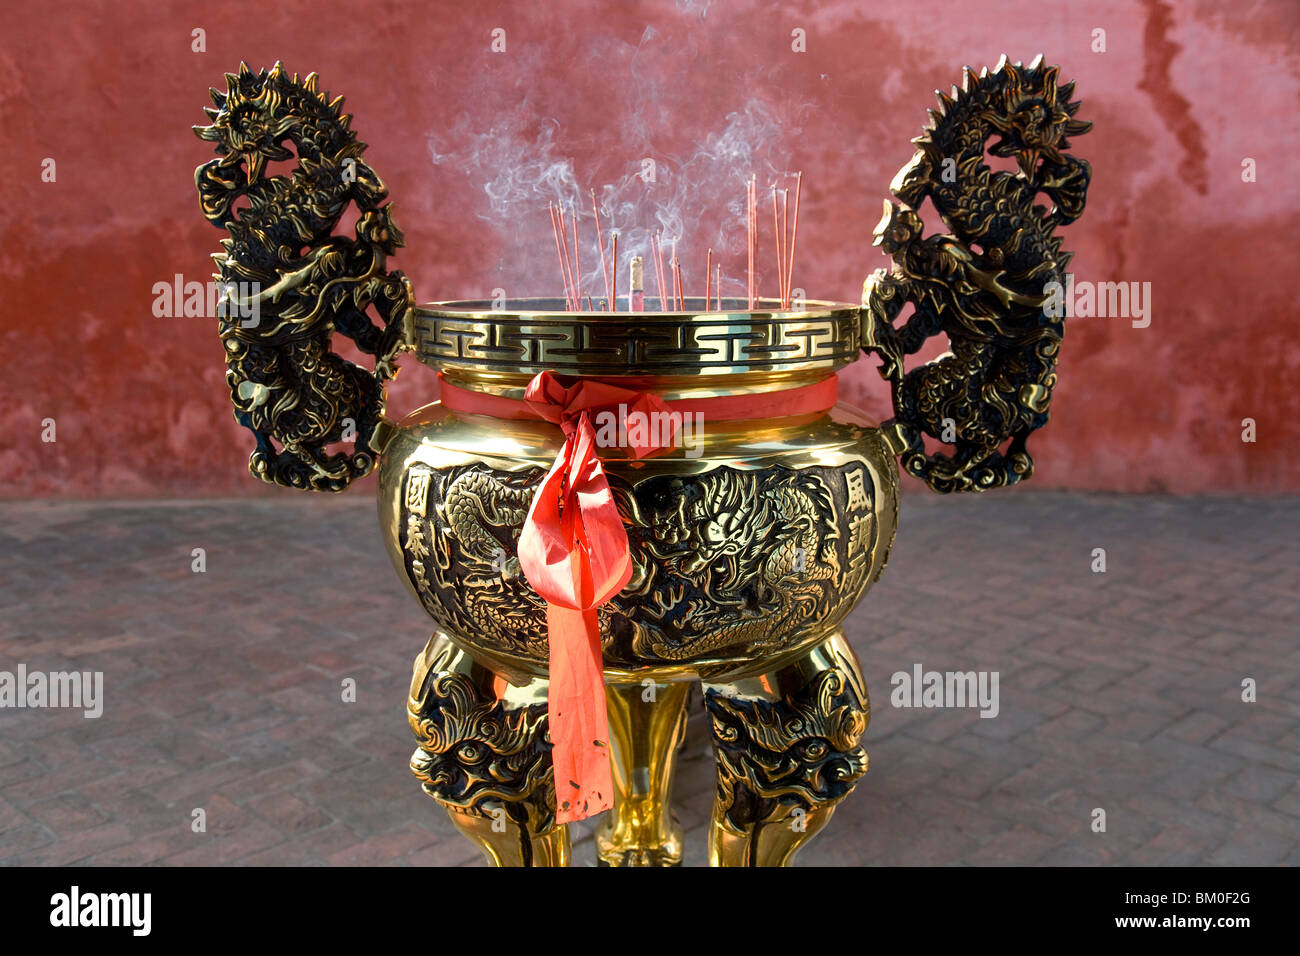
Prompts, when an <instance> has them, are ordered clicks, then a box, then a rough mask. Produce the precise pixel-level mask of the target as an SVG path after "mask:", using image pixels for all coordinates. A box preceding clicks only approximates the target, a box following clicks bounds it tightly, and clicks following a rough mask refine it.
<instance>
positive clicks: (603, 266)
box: [591, 189, 613, 302]
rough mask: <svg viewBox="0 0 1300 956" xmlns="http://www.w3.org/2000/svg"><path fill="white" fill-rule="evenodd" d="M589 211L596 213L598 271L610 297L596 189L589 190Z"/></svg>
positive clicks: (607, 296) (609, 299) (606, 297)
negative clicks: (598, 244) (603, 278)
mask: <svg viewBox="0 0 1300 956" xmlns="http://www.w3.org/2000/svg"><path fill="white" fill-rule="evenodd" d="M591 211H592V212H593V213H595V215H596V240H597V241H598V242H599V243H600V271H601V272H602V273H603V274H604V276H605V299H606V301H610V302H612V301H613V300H612V299H611V298H610V285H609V266H608V265H607V264H606V262H605V234H604V233H603V232H601V231H600V209H599V208H598V207H597V206H596V190H594V189H593V190H592V191H591Z"/></svg>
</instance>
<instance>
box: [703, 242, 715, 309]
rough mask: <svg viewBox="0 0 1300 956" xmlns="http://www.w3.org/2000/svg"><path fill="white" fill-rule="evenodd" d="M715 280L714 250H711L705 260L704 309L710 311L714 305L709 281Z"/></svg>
mask: <svg viewBox="0 0 1300 956" xmlns="http://www.w3.org/2000/svg"><path fill="white" fill-rule="evenodd" d="M712 280H713V250H712V249H710V250H709V257H708V259H706V260H705V262H704V311H705V312H708V311H709V309H710V308H712V307H713V297H712V296H711V295H709V293H710V292H711V291H712V290H711V289H710V288H709V283H710V282H711V281H712Z"/></svg>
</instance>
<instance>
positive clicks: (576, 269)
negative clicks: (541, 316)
mask: <svg viewBox="0 0 1300 956" xmlns="http://www.w3.org/2000/svg"><path fill="white" fill-rule="evenodd" d="M569 216H570V218H571V219H572V220H573V303H574V309H575V310H576V311H581V310H582V261H581V260H580V259H579V258H578V211H577V210H576V209H574V208H573V207H572V206H570V207H569Z"/></svg>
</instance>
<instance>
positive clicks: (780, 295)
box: [772, 183, 785, 302]
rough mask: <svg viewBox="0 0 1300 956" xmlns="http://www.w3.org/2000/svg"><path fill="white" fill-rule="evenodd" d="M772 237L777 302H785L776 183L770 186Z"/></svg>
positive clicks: (783, 266)
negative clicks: (774, 252) (774, 255)
mask: <svg viewBox="0 0 1300 956" xmlns="http://www.w3.org/2000/svg"><path fill="white" fill-rule="evenodd" d="M772 235H773V236H774V239H773V244H774V245H775V246H776V284H777V292H776V295H777V300H778V301H779V302H783V301H785V290H784V289H783V288H781V277H782V276H784V275H785V259H784V258H783V253H784V251H785V250H784V249H783V247H782V246H781V210H780V208H779V205H778V203H777V198H776V183H773V184H772Z"/></svg>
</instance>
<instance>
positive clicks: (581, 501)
mask: <svg viewBox="0 0 1300 956" xmlns="http://www.w3.org/2000/svg"><path fill="white" fill-rule="evenodd" d="M524 403H525V405H526V406H527V407H528V409H529V411H531V412H532V413H533V414H534V415H536V416H537V417H538V418H541V419H543V420H545V421H548V422H552V423H554V424H557V425H559V426H560V428H562V429H563V430H564V435H565V441H564V446H563V447H562V448H561V449H560V451H559V454H557V455H556V456H555V462H554V464H552V465H551V469H550V471H548V472H547V474H546V477H545V478H543V479H542V483H541V485H540V486H539V487H538V489H537V492H536V494H535V496H534V497H533V502H532V505H531V507H530V508H529V509H528V517H527V518H526V519H525V520H524V526H523V530H522V531H521V533H520V535H519V567H520V569H521V570H522V571H523V573H524V577H525V578H527V579H528V583H529V584H531V585H532V586H533V589H534V590H535V591H537V593H538V594H540V595H541V596H542V597H543V598H544V599H545V600H546V628H547V643H548V646H549V657H550V663H549V671H550V674H549V687H548V691H547V710H548V715H549V719H550V720H549V722H550V733H551V759H552V763H553V764H554V767H555V794H556V815H555V819H556V822H557V823H569V822H572V821H574V820H582V819H585V818H586V817H589V816H592V815H593V814H596V813H600V812H602V811H604V810H608V809H609V808H610V807H611V806H612V805H613V797H614V782H613V777H612V774H611V770H610V753H609V719H608V715H607V714H606V711H605V682H604V668H603V664H602V658H601V642H600V622H599V615H598V608H599V607H600V606H601V605H602V604H604V603H605V602H607V601H608V600H609V599H610V598H612V597H614V596H615V595H616V594H618V592H619V591H621V590H623V588H624V587H625V586H626V585H627V582H628V580H629V579H630V578H631V577H632V554H631V550H630V548H629V546H628V540H627V531H626V530H625V529H624V527H623V520H622V518H621V517H619V513H618V505H617V504H616V503H615V501H614V494H613V492H612V491H611V490H610V487H609V481H608V479H607V478H606V477H605V469H604V467H603V466H602V464H601V461H600V457H599V456H598V455H597V453H596V447H597V436H596V430H595V428H594V426H593V425H592V417H593V416H600V414H601V413H602V412H611V413H613V414H615V415H616V416H618V417H620V418H621V417H622V416H625V415H627V414H630V413H631V412H633V411H637V412H642V413H645V414H653V413H654V412H665V413H666V412H670V407H669V405H668V404H667V403H666V402H665V401H664V400H663V399H661V398H659V397H658V396H656V395H651V394H647V393H644V392H634V391H631V390H629V389H625V388H619V387H618V386H615V385H607V384H605V383H602V382H593V381H591V380H588V379H579V380H578V381H576V382H566V381H565V380H563V379H561V377H560V376H557V375H554V374H552V373H550V372H542V373H541V374H539V375H537V376H535V377H534V378H533V380H532V381H531V382H529V383H528V388H527V390H526V391H525V393H524ZM664 420H665V421H669V422H671V421H672V418H671V416H670V417H669V418H667V419H664ZM652 431H659V430H657V429H656V430H652ZM674 437H675V436H674V434H673V432H672V428H671V426H670V428H669V429H667V430H666V434H658V435H653V434H652V435H649V436H646V437H645V440H642V441H639V442H636V443H632V442H629V443H628V446H627V447H628V450H629V452H630V453H631V454H632V455H633V457H635V458H642V457H645V456H646V455H649V454H652V453H653V452H655V451H657V450H659V449H660V448H662V447H665V446H664V445H662V444H659V443H658V442H657V439H662V440H663V441H664V442H666V443H669V444H671V442H672V441H673V440H674Z"/></svg>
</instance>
